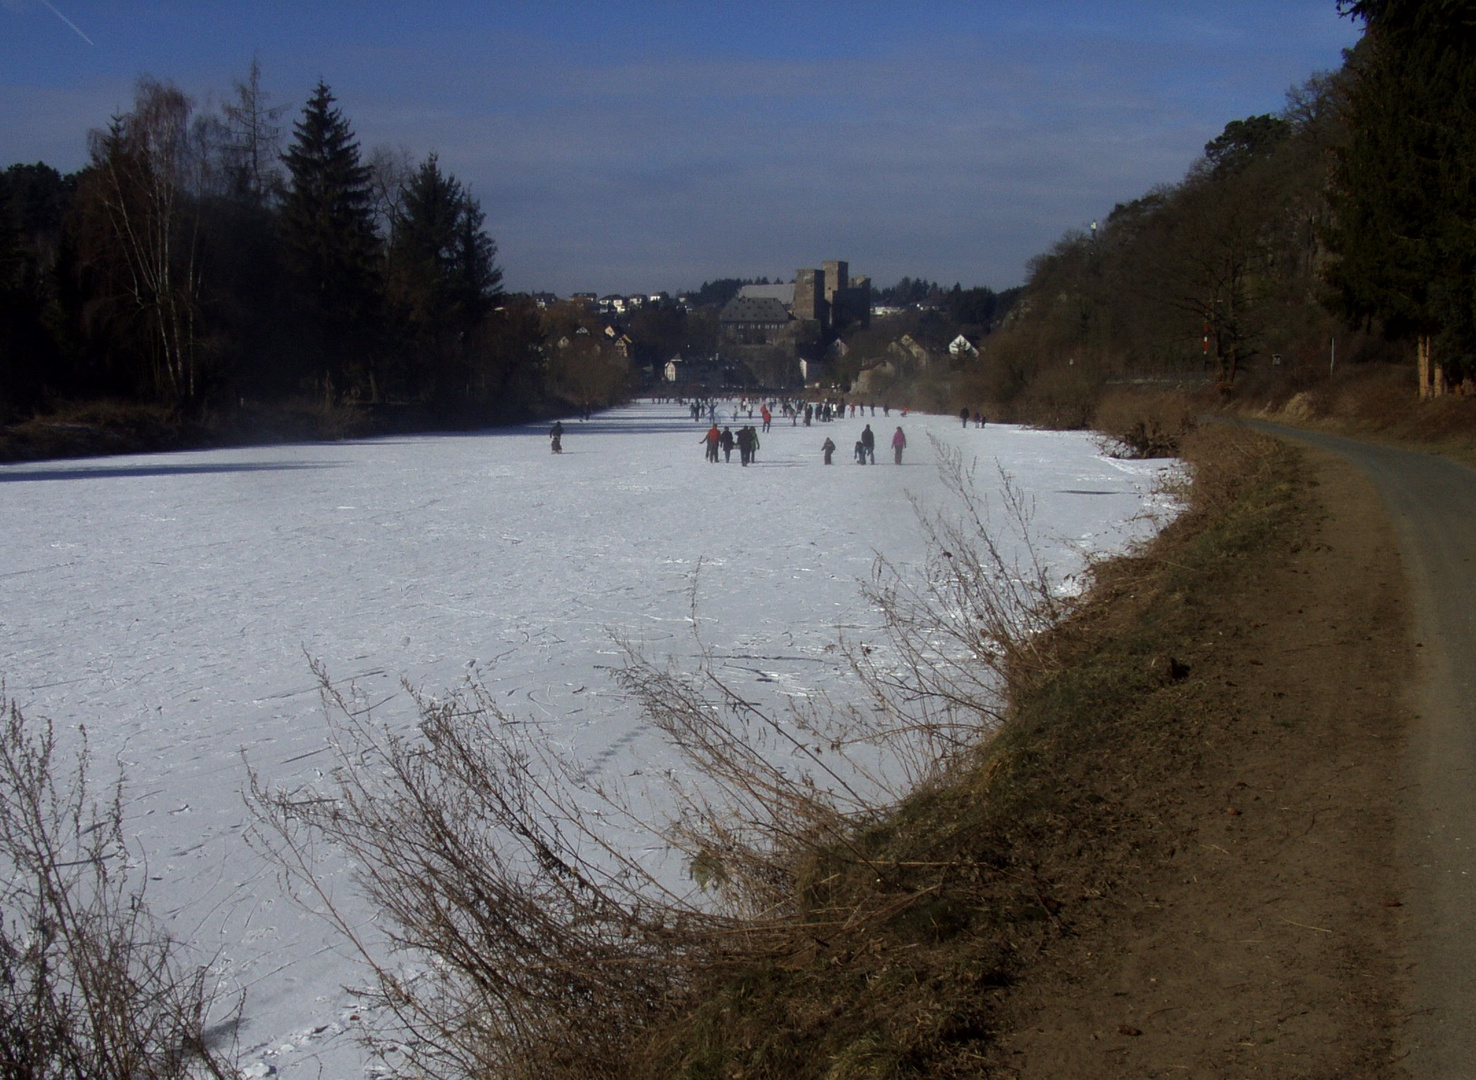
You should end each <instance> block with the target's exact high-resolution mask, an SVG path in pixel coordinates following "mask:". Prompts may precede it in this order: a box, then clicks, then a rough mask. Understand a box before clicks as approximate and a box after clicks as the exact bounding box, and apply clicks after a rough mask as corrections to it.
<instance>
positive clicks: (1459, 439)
mask: <svg viewBox="0 0 1476 1080" xmlns="http://www.w3.org/2000/svg"><path fill="white" fill-rule="evenodd" d="M1230 409H1231V411H1232V412H1237V413H1248V414H1251V415H1256V416H1262V417H1265V418H1266V419H1269V420H1276V421H1278V422H1280V423H1286V424H1292V425H1294V426H1305V427H1312V428H1316V429H1318V430H1322V431H1330V432H1335V433H1337V434H1343V435H1349V436H1353V437H1355V438H1364V439H1372V440H1374V441H1376V442H1383V443H1387V444H1390V445H1395V446H1404V447H1407V448H1410V449H1417V450H1424V451H1428V452H1432V453H1438V454H1443V455H1445V456H1447V457H1452V458H1455V459H1457V460H1459V461H1464V462H1466V463H1467V464H1470V465H1476V397H1471V396H1465V397H1461V396H1456V395H1447V396H1445V397H1440V398H1433V399H1427V400H1421V399H1420V398H1419V396H1418V394H1417V393H1416V383H1415V370H1414V365H1413V362H1410V363H1403V364H1384V363H1369V364H1361V365H1356V366H1349V367H1347V368H1345V369H1343V370H1340V371H1339V372H1338V373H1337V374H1336V375H1334V377H1332V378H1319V379H1316V380H1313V381H1310V382H1305V383H1301V382H1297V381H1295V380H1287V381H1286V382H1285V383H1284V384H1280V385H1278V386H1276V387H1274V388H1268V389H1266V390H1265V391H1263V392H1261V393H1254V392H1249V391H1248V392H1247V393H1246V394H1244V395H1243V396H1242V397H1240V398H1239V399H1238V400H1237V401H1236V402H1234V403H1232V404H1231V406H1230Z"/></svg>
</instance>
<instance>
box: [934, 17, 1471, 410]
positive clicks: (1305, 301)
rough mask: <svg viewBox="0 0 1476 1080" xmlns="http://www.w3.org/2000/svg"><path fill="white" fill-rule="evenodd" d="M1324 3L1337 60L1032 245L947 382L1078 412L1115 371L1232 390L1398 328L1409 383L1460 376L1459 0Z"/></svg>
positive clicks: (1395, 334)
mask: <svg viewBox="0 0 1476 1080" xmlns="http://www.w3.org/2000/svg"><path fill="white" fill-rule="evenodd" d="M1339 7H1340V10H1341V11H1342V12H1343V13H1344V14H1346V15H1348V16H1350V17H1352V18H1356V19H1360V20H1362V21H1363V22H1364V24H1365V33H1364V35H1363V36H1362V38H1361V39H1360V41H1359V43H1358V45H1357V46H1356V47H1355V48H1353V49H1351V50H1349V51H1348V52H1347V53H1346V54H1345V57H1344V64H1343V66H1342V67H1341V68H1340V69H1339V70H1337V71H1334V72H1324V73H1320V74H1316V75H1314V76H1312V77H1311V78H1309V79H1307V80H1306V81H1305V82H1304V83H1302V84H1301V85H1299V86H1296V87H1294V88H1293V89H1292V90H1290V91H1289V92H1288V94H1287V99H1286V104H1285V106H1284V107H1283V108H1282V109H1281V110H1280V111H1279V112H1277V113H1274V114H1271V113H1267V114H1262V115H1256V116H1249V117H1245V118H1242V119H1237V120H1232V121H1231V122H1230V123H1228V124H1226V125H1225V127H1224V130H1223V131H1222V132H1221V133H1220V134H1219V135H1218V136H1216V137H1215V138H1213V139H1211V140H1210V141H1209V142H1208V143H1206V144H1205V147H1204V153H1203V155H1202V156H1201V157H1200V158H1199V159H1198V160H1197V161H1195V162H1194V164H1193V165H1192V166H1191V168H1190V169H1189V171H1188V173H1187V175H1186V176H1185V177H1184V179H1183V180H1182V181H1180V182H1178V183H1174V184H1164V185H1161V186H1158V187H1156V188H1154V189H1152V190H1150V191H1148V192H1146V193H1145V194H1143V195H1142V196H1140V197H1138V198H1136V199H1132V200H1129V201H1126V202H1123V203H1119V204H1118V205H1117V206H1115V207H1114V208H1113V209H1112V211H1111V212H1110V213H1108V214H1107V215H1106V217H1105V219H1103V220H1100V221H1096V222H1092V223H1091V224H1090V225H1089V226H1087V227H1081V228H1076V229H1072V230H1069V231H1068V232H1066V233H1065V234H1064V235H1063V236H1062V237H1061V238H1060V239H1059V240H1058V241H1057V242H1056V243H1055V244H1054V245H1053V246H1052V247H1051V249H1050V250H1048V251H1046V252H1044V253H1042V254H1041V255H1039V256H1037V257H1036V258H1035V259H1034V260H1033V261H1032V262H1031V264H1030V267H1029V276H1028V279H1027V282H1026V284H1025V287H1024V289H1023V291H1022V292H1021V295H1020V298H1019V300H1018V301H1017V303H1016V304H1015V305H1014V306H1013V308H1012V309H1010V310H1009V311H1008V312H1007V313H1006V315H1005V316H1004V318H1003V320H1002V327H1001V332H1000V333H997V334H996V335H994V336H993V337H992V338H991V340H990V343H989V346H988V348H987V352H986V357H985V359H984V361H983V362H982V363H981V364H979V365H978V366H977V367H976V369H975V370H974V371H973V372H972V373H970V375H969V376H968V377H967V378H965V379H963V380H962V381H961V383H960V386H959V387H958V390H957V396H959V397H961V398H964V399H966V400H968V401H981V400H982V401H994V402H997V403H1003V404H1004V405H1005V406H1006V407H1007V409H1011V408H1012V409H1014V410H1015V412H1016V413H1018V415H1020V416H1022V417H1025V418H1029V419H1033V420H1037V421H1043V422H1050V423H1061V424H1067V425H1076V424H1083V423H1087V422H1089V420H1090V417H1091V414H1092V408H1093V403H1094V402H1095V400H1096V398H1097V396H1098V395H1099V394H1100V392H1101V389H1102V388H1103V386H1104V385H1106V384H1108V383H1111V382H1114V381H1123V380H1133V379H1149V380H1153V379H1166V380H1175V379H1199V378H1207V379H1208V380H1209V381H1210V382H1211V383H1212V384H1213V385H1214V386H1216V387H1218V389H1219V390H1220V391H1221V392H1222V393H1223V394H1235V393H1238V392H1240V388H1241V387H1242V384H1243V383H1244V382H1245V379H1246V377H1247V375H1248V374H1250V375H1252V376H1254V380H1253V381H1254V382H1256V384H1257V385H1260V384H1263V383H1264V382H1265V381H1266V380H1267V379H1283V380H1290V381H1292V382H1295V381H1296V380H1298V379H1302V380H1306V379H1311V378H1316V377H1325V376H1326V374H1327V373H1328V372H1329V370H1331V369H1332V368H1333V366H1334V365H1336V364H1338V363H1346V362H1349V361H1357V360H1362V359H1395V358H1399V357H1402V356H1405V355H1407V353H1408V351H1409V349H1410V347H1411V345H1413V346H1414V347H1415V352H1416V354H1417V356H1418V358H1419V371H1420V386H1421V392H1422V393H1423V394H1435V393H1440V392H1444V391H1445V390H1448V389H1455V388H1458V387H1460V386H1461V385H1462V383H1463V382H1465V381H1466V380H1468V379H1469V377H1470V376H1472V375H1476V227H1473V225H1472V222H1473V221H1476V194H1473V189H1472V187H1471V184H1470V176H1471V175H1472V174H1473V171H1476V121H1473V120H1472V117H1473V116H1476V3H1473V2H1472V0H1442V2H1440V3H1424V2H1420V0H1370V2H1356V3H1355V2H1344V3H1341V4H1340V5H1339ZM924 285H926V283H924ZM913 288H914V289H918V288H919V286H917V285H914V286H913Z"/></svg>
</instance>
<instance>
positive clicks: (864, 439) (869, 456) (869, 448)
mask: <svg viewBox="0 0 1476 1080" xmlns="http://www.w3.org/2000/svg"><path fill="white" fill-rule="evenodd" d="M861 445H862V446H864V447H866V460H867V462H869V463H870V464H872V465H875V464H876V436H875V435H874V434H872V431H871V425H870V424H867V425H866V430H865V431H863V432H861Z"/></svg>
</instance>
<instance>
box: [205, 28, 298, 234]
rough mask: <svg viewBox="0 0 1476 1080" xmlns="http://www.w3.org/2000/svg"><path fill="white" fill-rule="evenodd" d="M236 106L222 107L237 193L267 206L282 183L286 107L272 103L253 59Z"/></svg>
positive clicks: (239, 85)
mask: <svg viewBox="0 0 1476 1080" xmlns="http://www.w3.org/2000/svg"><path fill="white" fill-rule="evenodd" d="M235 89H236V100H235V103H234V104H226V105H223V106H221V112H222V113H223V114H224V117H225V127H226V133H227V142H226V149H227V157H228V162H229V169H230V171H231V173H232V174H233V176H232V179H233V184H232V186H233V188H234V189H235V191H236V193H237V194H239V195H241V196H244V197H245V198H247V199H249V200H251V201H252V202H253V203H255V204H256V205H257V206H263V205H265V204H266V203H267V201H268V200H269V199H270V198H271V197H272V194H273V192H275V191H276V190H277V188H278V186H279V185H280V184H281V176H282V174H281V169H280V167H279V161H280V159H281V152H282V151H281V148H282V125H281V123H280V121H281V119H282V115H283V114H284V113H285V112H286V111H287V106H286V105H272V104H269V101H270V99H269V98H268V96H267V93H266V91H264V90H263V89H262V88H261V61H260V59H259V58H257V57H255V56H253V57H252V58H251V71H250V73H249V74H248V75H247V76H246V81H245V82H237V83H236V84H235Z"/></svg>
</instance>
